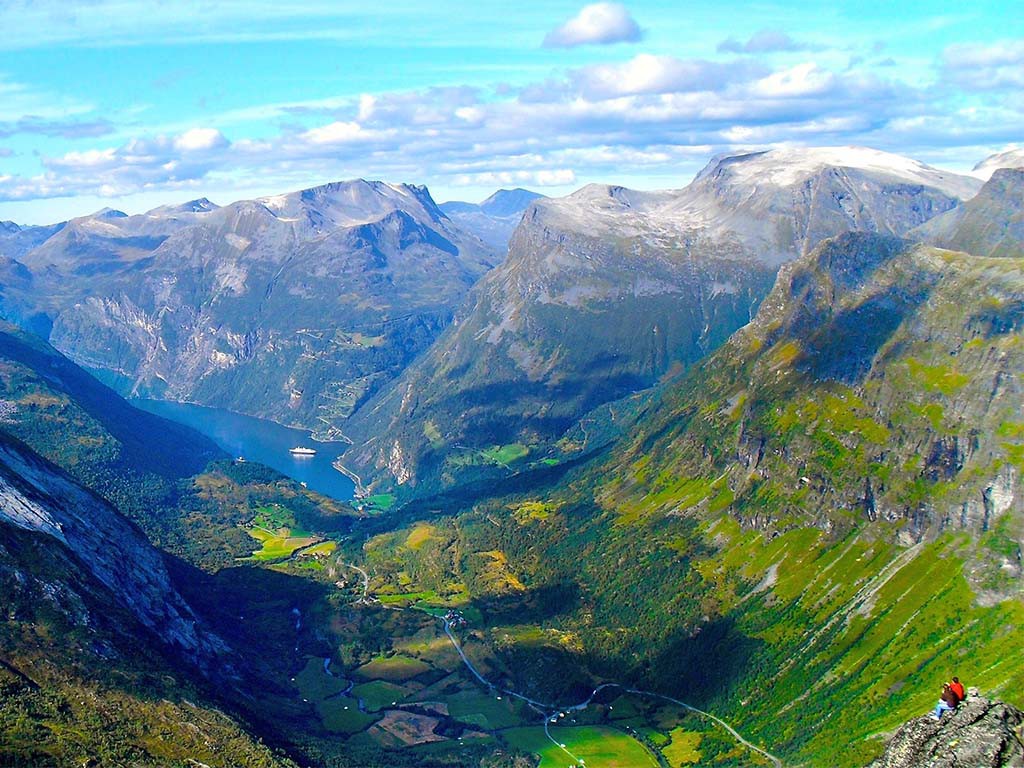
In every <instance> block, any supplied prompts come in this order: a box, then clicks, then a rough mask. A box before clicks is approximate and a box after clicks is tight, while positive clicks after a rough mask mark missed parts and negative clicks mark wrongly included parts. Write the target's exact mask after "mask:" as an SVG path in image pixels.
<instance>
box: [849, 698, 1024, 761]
mask: <svg viewBox="0 0 1024 768" xmlns="http://www.w3.org/2000/svg"><path fill="white" fill-rule="evenodd" d="M1022 726H1024V712H1021V711H1020V710H1019V709H1017V708H1016V707H1014V706H1012V705H1010V704H1006V703H1004V702H1001V701H989V700H988V699H986V698H984V697H982V696H968V697H967V700H966V701H964V702H963V703H962V704H961V705H960V707H959V708H958V709H957V710H956V712H953V713H947V714H946V715H944V716H943V718H942V719H941V720H939V721H936V720H934V719H932V717H931V716H930V715H926V716H924V717H919V718H917V719H916V720H911V721H910V722H909V723H907V724H906V725H904V726H903V727H902V728H900V729H899V730H898V731H896V735H895V736H893V738H892V741H890V742H889V746H888V747H886V750H885V754H883V755H882V757H880V758H879V759H878V760H876V761H875V762H873V763H872V764H871V765H870V766H869V768H1020V766H1024V741H1022V740H1021V728H1022Z"/></svg>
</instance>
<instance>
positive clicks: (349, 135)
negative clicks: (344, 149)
mask: <svg viewBox="0 0 1024 768" xmlns="http://www.w3.org/2000/svg"><path fill="white" fill-rule="evenodd" d="M299 138H301V139H304V140H306V141H308V142H309V143H310V144H348V143H350V142H353V141H366V140H368V139H369V138H371V137H370V135H369V133H368V132H367V131H364V130H363V126H361V125H360V124H359V123H356V122H352V121H345V122H343V121H340V120H339V121H336V122H333V123H329V124H328V125H323V126H320V127H319V128H313V129H312V130H309V131H306V132H305V133H302V134H300V136H299Z"/></svg>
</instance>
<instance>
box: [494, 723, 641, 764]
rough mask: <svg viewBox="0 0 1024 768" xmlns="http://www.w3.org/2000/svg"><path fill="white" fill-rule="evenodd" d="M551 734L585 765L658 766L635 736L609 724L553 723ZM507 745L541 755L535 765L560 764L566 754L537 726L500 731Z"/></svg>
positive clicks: (563, 762)
mask: <svg viewBox="0 0 1024 768" xmlns="http://www.w3.org/2000/svg"><path fill="white" fill-rule="evenodd" d="M551 735H552V736H553V737H554V738H556V739H558V740H559V742H560V743H562V744H565V746H566V748H567V749H568V750H570V751H571V752H572V753H573V754H574V755H576V756H577V757H579V758H580V759H582V760H583V761H584V762H586V763H587V765H591V766H601V768H645V767H646V766H651V768H658V761H657V760H656V759H655V758H654V756H653V755H652V754H651V753H650V752H649V751H648V750H647V748H646V747H644V745H643V744H641V743H640V742H638V741H637V740H636V739H634V738H632V737H630V736H627V735H626V734H624V733H621V732H619V731H616V730H614V729H612V728H605V727H601V726H579V727H575V728H563V727H557V726H556V727H552V729H551ZM501 736H502V738H503V739H504V740H505V741H506V742H508V744H509V745H510V746H513V747H515V748H516V749H520V750H522V751H524V752H529V753H531V754H534V755H537V756H538V757H540V764H539V765H538V767H537V768H563V767H564V766H565V765H570V764H571V763H570V762H569V761H570V758H569V755H567V754H566V753H565V752H564V751H562V750H561V749H559V748H558V747H557V746H555V745H554V744H552V743H551V741H550V740H549V739H548V737H547V736H545V735H544V729H543V728H541V727H539V726H534V727H531V728H512V729H510V730H507V731H502V733H501Z"/></svg>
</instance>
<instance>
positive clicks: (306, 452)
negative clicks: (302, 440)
mask: <svg viewBox="0 0 1024 768" xmlns="http://www.w3.org/2000/svg"><path fill="white" fill-rule="evenodd" d="M288 453H290V454H291V455H292V456H314V455H315V454H316V449H315V448H300V447H298V446H296V447H295V448H292V449H290V450H289V451H288Z"/></svg>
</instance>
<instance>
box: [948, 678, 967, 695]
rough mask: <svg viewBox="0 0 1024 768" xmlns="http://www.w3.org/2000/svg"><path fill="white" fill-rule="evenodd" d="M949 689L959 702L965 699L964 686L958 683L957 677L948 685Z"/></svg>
mask: <svg viewBox="0 0 1024 768" xmlns="http://www.w3.org/2000/svg"><path fill="white" fill-rule="evenodd" d="M949 687H950V689H951V690H952V691H953V693H955V694H956V697H957V699H958V700H959V701H963V700H964V699H966V698H967V693H966V691H964V685H963V683H961V682H960V678H959V677H954V678H953V682H952V683H950V684H949Z"/></svg>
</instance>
